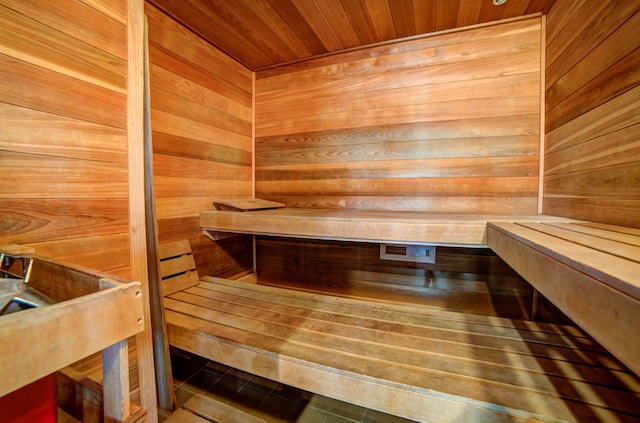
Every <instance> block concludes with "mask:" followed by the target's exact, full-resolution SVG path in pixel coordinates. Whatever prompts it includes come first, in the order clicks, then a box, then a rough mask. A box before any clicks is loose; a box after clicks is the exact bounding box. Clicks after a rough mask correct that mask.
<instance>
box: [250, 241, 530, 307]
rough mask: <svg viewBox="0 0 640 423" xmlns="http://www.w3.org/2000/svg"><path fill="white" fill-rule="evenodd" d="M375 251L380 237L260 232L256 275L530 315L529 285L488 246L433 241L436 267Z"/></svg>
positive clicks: (267, 280) (335, 290) (349, 292)
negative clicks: (339, 238) (335, 238)
mask: <svg viewBox="0 0 640 423" xmlns="http://www.w3.org/2000/svg"><path fill="white" fill-rule="evenodd" d="M379 254H380V247H379V245H378V244H368V243H354V242H348V243H347V242H337V241H317V240H296V239H283V238H270V237H259V238H258V241H257V260H258V261H257V267H258V281H259V283H261V284H271V285H278V286H286V287H289V288H294V289H306V290H313V291H318V292H325V293H331V294H334V295H340V296H348V297H358V298H369V299H373V300H380V301H394V302H403V303H414V304H415V303H417V304H428V305H436V306H441V307H443V308H445V309H449V310H458V311H465V312H470V313H477V314H487V315H498V316H504V317H516V318H528V317H529V316H530V312H531V309H530V307H531V301H532V289H531V286H530V285H529V284H528V283H526V281H524V280H523V279H522V278H520V277H519V276H518V275H517V273H515V271H513V270H512V269H511V268H510V267H509V266H507V265H506V264H505V263H504V262H503V261H502V260H501V259H500V258H498V257H497V256H496V255H495V254H494V253H493V252H491V250H488V249H464V248H452V247H437V253H436V264H435V266H433V265H425V264H419V263H406V262H398V261H391V260H381V259H380V257H379ZM319 269H322V271H319Z"/></svg>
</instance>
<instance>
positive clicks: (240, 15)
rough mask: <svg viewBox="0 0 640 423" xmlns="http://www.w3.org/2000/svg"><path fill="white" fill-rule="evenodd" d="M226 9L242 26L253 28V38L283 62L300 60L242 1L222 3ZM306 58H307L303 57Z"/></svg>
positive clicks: (271, 28)
mask: <svg viewBox="0 0 640 423" xmlns="http://www.w3.org/2000/svg"><path fill="white" fill-rule="evenodd" d="M222 4H223V5H224V8H225V9H226V10H227V12H228V13H229V14H230V16H233V17H234V18H235V19H236V20H237V22H239V23H240V24H241V26H245V27H251V33H252V34H254V36H253V37H252V38H255V39H256V42H257V43H262V44H263V45H266V46H268V48H269V49H270V50H271V51H273V52H274V53H275V54H277V55H278V56H280V57H282V60H283V61H291V60H295V59H298V58H300V56H298V54H296V52H295V51H294V50H293V49H292V48H290V47H289V45H288V44H287V43H285V42H284V41H283V40H282V39H281V37H280V36H279V35H278V34H276V33H275V32H274V28H273V27H272V26H271V25H269V24H268V23H266V22H264V21H263V20H262V19H261V18H260V17H259V16H258V15H257V14H256V13H255V12H254V10H253V8H252V7H249V6H247V5H246V4H245V3H243V2H241V1H231V2H222ZM302 57H305V56H302Z"/></svg>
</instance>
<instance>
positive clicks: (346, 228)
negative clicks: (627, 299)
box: [200, 207, 569, 247]
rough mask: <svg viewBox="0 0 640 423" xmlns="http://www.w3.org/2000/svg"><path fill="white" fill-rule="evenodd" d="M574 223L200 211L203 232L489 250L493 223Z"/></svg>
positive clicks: (291, 210) (534, 219) (529, 219)
mask: <svg viewBox="0 0 640 423" xmlns="http://www.w3.org/2000/svg"><path fill="white" fill-rule="evenodd" d="M513 221H521V222H541V221H558V222H568V221H569V219H565V218H562V217H556V216H543V215H531V216H527V215H496V214H491V215H489V214H464V213H425V212H416V211H403V212H400V211H381V210H377V211H376V210H349V209H306V208H295V207H288V208H287V207H285V208H277V209H270V210H250V211H230V210H204V211H201V212H200V227H201V228H202V229H204V230H207V231H212V232H233V233H245V234H255V235H273V236H285V237H296V238H314V239H331V240H338V241H365V242H383V243H385V242H389V243H418V244H420V243H422V244H433V245H461V246H471V247H483V246H486V244H487V240H486V228H487V222H513Z"/></svg>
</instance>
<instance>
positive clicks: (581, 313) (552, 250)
mask: <svg viewBox="0 0 640 423" xmlns="http://www.w3.org/2000/svg"><path fill="white" fill-rule="evenodd" d="M487 237H488V245H489V247H491V249H493V250H494V251H495V252H496V253H497V254H498V255H499V256H500V257H501V258H502V259H503V260H505V261H506V262H507V263H508V264H509V265H510V266H511V267H513V268H514V269H515V270H516V271H517V272H518V273H520V275H522V276H523V277H524V278H525V279H526V280H527V281H528V282H529V283H531V284H532V285H533V287H534V288H535V289H537V290H538V291H539V292H540V293H542V294H543V295H544V296H545V297H546V298H548V299H549V300H550V301H551V302H553V303H554V304H555V305H556V306H557V307H558V308H560V309H561V310H562V311H563V312H564V313H565V314H567V315H568V316H569V317H570V318H571V319H572V320H573V321H574V322H575V323H576V324H577V325H579V326H580V327H581V328H583V329H584V330H585V331H587V332H588V333H589V334H590V335H591V336H593V337H594V338H595V339H596V340H597V341H598V342H599V343H601V344H602V345H603V346H605V347H606V348H607V349H608V350H609V351H611V352H612V353H613V354H614V355H616V356H617V357H618V358H619V359H620V360H621V361H623V362H624V363H625V364H626V365H627V366H629V368H631V369H632V370H633V371H634V372H635V373H636V374H638V375H640V325H639V322H640V229H634V228H624V227H620V226H612V225H604V224H598V223H589V222H573V223H551V222H548V223H527V222H518V223H504V222H502V223H499V222H494V223H490V224H489V226H488V230H487Z"/></svg>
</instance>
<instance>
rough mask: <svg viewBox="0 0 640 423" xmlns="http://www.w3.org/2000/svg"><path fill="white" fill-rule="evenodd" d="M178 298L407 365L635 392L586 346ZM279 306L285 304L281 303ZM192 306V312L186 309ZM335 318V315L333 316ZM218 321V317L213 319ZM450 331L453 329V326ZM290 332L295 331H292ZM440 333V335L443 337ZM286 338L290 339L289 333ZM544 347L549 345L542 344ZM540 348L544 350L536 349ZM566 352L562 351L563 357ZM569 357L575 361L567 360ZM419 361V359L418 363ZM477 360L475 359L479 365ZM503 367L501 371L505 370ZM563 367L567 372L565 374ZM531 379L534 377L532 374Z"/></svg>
mask: <svg viewBox="0 0 640 423" xmlns="http://www.w3.org/2000/svg"><path fill="white" fill-rule="evenodd" d="M179 299H180V301H179V302H176V303H170V304H168V308H169V309H171V310H174V311H177V312H181V313H184V314H191V315H194V314H195V313H201V314H198V315H197V316H196V317H200V318H202V319H213V318H214V317H212V316H213V315H211V314H209V313H208V312H209V310H214V311H215V312H216V313H224V314H233V315H234V316H239V317H242V318H249V319H254V320H260V319H264V316H265V315H266V314H267V313H269V311H271V313H269V315H270V316H269V318H268V321H267V322H268V324H269V325H273V326H274V327H285V328H291V330H292V331H311V332H315V333H322V334H329V335H331V336H332V337H340V338H344V339H343V340H341V341H340V344H342V345H345V344H352V343H353V342H362V343H364V344H365V345H367V346H368V347H366V348H375V347H371V346H372V345H374V346H375V345H377V344H380V345H383V346H384V347H385V348H388V349H390V348H394V349H397V350H398V351H399V352H397V353H394V352H393V351H389V354H388V355H389V356H390V357H391V356H393V358H392V361H396V360H400V361H401V362H402V363H405V364H410V363H411V362H412V361H415V362H416V363H418V364H416V365H418V366H420V365H426V362H427V361H428V360H427V359H425V358H424V357H423V356H422V355H423V354H432V355H433V356H434V357H447V359H449V358H450V359H453V360H458V359H460V360H462V361H463V362H465V363H467V362H468V363H472V364H471V366H472V367H475V368H482V367H483V366H484V365H485V364H489V365H494V364H498V365H500V366H501V367H504V368H505V369H506V368H512V369H513V370H514V371H518V370H524V371H526V372H534V373H540V374H545V373H546V374H548V375H554V374H556V375H558V376H564V375H565V374H573V376H572V378H573V379H575V380H577V381H588V380H591V381H594V380H597V381H598V383H599V384H602V385H605V386H613V387H617V388H620V389H633V390H635V391H637V392H640V383H638V381H637V380H636V379H635V378H633V377H629V375H627V374H625V373H624V372H619V371H611V370H608V369H603V368H600V367H594V366H592V365H591V364H585V361H586V360H585V361H577V360H578V359H579V357H581V356H582V355H589V354H590V353H589V352H587V351H580V352H579V353H576V352H575V351H572V350H568V351H565V350H563V349H560V348H556V349H554V354H553V356H554V357H545V356H540V355H538V354H534V353H532V352H528V351H527V348H522V349H521V350H520V351H519V352H517V353H516V352H512V351H510V350H509V347H508V345H509V344H511V345H514V344H516V342H517V341H514V340H513V339H505V340H497V341H496V342H495V346H494V347H492V348H489V347H482V346H480V345H478V344H479V343H478V342H474V341H480V338H482V336H481V335H477V334H476V335H475V336H474V335H472V334H468V335H465V336H460V337H459V339H458V340H457V342H451V341H446V340H444V339H446V338H447V336H446V335H443V334H442V332H443V331H440V332H436V333H435V334H432V333H431V332H427V333H424V332H422V331H419V330H416V328H414V327H409V328H407V327H402V325H394V326H391V325H388V324H385V325H384V326H383V328H379V327H375V325H374V328H373V329H371V328H369V327H368V326H370V325H369V324H367V323H368V322H363V321H362V319H351V320H346V319H342V320H341V321H338V319H331V315H330V314H328V315H326V316H324V320H320V319H317V318H316V317H321V316H307V317H303V316H301V315H300V314H295V313H292V314H284V313H282V312H281V311H282V310H274V309H273V308H271V307H267V308H262V307H260V306H259V305H257V304H256V305H248V306H239V305H238V304H236V303H225V302H224V301H221V300H220V299H215V300H213V299H209V298H202V297H197V296H194V295H191V296H189V295H187V294H185V295H183V296H181V297H180V298H179ZM187 304H189V305H191V306H196V307H203V308H204V309H206V310H199V309H197V308H194V307H192V308H190V307H187V306H186V305H187ZM283 307H284V306H283ZM189 310H191V311H189ZM335 317H337V316H335ZM217 321H218V322H221V320H217ZM228 325H234V326H236V327H241V328H242V329H247V327H246V326H241V325H242V323H241V322H240V321H238V322H234V323H228ZM453 332H454V335H455V334H457V333H456V332H455V331H453ZM292 336H296V333H293V335H292ZM442 338H444V339H442ZM287 339H290V340H293V339H294V338H293V337H291V336H290V337H288V338H287ZM311 343H312V344H314V345H319V343H318V342H311ZM501 343H502V344H507V345H506V346H505V348H500V344H501ZM518 344H519V345H522V344H526V342H522V341H520V342H519V343H518ZM546 348H547V349H549V347H548V346H546ZM540 350H543V349H542V348H540ZM367 354H368V355H373V349H369V350H367ZM565 354H566V356H565ZM570 358H572V359H573V360H574V361H573V362H572V361H570V360H569V359H570ZM420 363H421V364H420ZM478 363H479V364H478ZM431 367H434V368H438V369H440V370H443V371H444V369H446V367H447V363H442V364H441V365H435V364H434V365H432V366H431ZM505 371H506V370H505ZM565 372H566V373H565ZM534 378H535V377H534Z"/></svg>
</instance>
